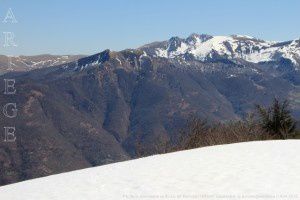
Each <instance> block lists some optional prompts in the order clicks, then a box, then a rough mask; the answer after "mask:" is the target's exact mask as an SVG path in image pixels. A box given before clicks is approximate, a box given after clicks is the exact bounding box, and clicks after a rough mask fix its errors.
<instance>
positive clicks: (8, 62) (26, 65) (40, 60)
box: [0, 54, 84, 74]
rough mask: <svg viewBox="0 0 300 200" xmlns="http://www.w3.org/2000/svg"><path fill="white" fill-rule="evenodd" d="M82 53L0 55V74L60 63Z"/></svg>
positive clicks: (69, 60)
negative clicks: (62, 54)
mask: <svg viewBox="0 0 300 200" xmlns="http://www.w3.org/2000/svg"><path fill="white" fill-rule="evenodd" d="M82 57H84V56H83V55H64V56H57V55H48V54H45V55H37V56H10V57H9V56H4V55H0V74H4V73H7V72H10V71H30V70H33V69H39V68H43V67H49V66H55V65H61V64H64V63H69V62H72V61H75V60H78V59H80V58H82Z"/></svg>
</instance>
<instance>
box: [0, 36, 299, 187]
mask: <svg viewBox="0 0 300 200" xmlns="http://www.w3.org/2000/svg"><path fill="white" fill-rule="evenodd" d="M57 59H58V58H57ZM46 60H49V58H46V59H41V60H39V61H34V62H35V63H38V62H40V63H43V62H45V61H46ZM16 65H17V64H16ZM50 65H55V61H54V64H53V62H51V64H49V66H50ZM41 66H42V67H41V68H39V69H34V70H31V71H25V72H24V70H22V71H23V72H16V71H18V70H15V72H12V73H6V74H5V75H2V76H1V78H2V79H3V78H9V77H11V78H12V77H13V78H16V81H17V83H16V87H17V94H16V95H15V96H9V95H1V96H0V103H1V105H5V103H6V102H16V103H17V105H18V109H19V114H18V117H17V118H15V119H8V118H4V119H3V120H2V121H1V122H0V124H1V126H2V127H3V126H7V125H14V126H16V129H17V140H16V143H12V144H7V143H3V142H0V169H1V171H2V172H3V173H1V174H0V184H7V183H11V182H16V181H20V180H26V179H30V178H34V177H39V176H45V175H49V174H54V173H59V172H64V171H70V170H74V169H79V168H85V167H88V166H96V165H102V164H106V163H111V162H116V161H120V160H126V159H130V158H133V157H136V156H137V153H136V152H137V148H139V147H141V146H142V147H143V149H145V150H146V151H147V152H151V153H157V152H161V151H163V148H164V146H165V144H166V143H169V142H172V141H173V140H174V138H176V137H177V136H178V132H179V130H180V129H181V128H182V127H184V125H185V123H186V119H187V118H189V116H191V115H197V116H199V117H202V118H205V119H207V120H211V121H228V120H235V119H242V118H244V117H245V116H246V115H247V112H249V111H253V108H254V104H262V105H269V104H270V102H271V101H272V99H273V98H274V97H275V96H276V97H279V98H282V99H285V98H286V99H289V100H290V102H291V109H292V111H293V115H294V116H295V117H297V118H298V119H299V117H300V101H299V99H300V73H299V40H293V41H288V42H279V43H276V42H266V41H262V40H258V39H255V38H252V37H248V36H209V35H197V34H192V35H191V36H189V37H188V38H186V39H181V38H178V37H173V38H171V39H170V40H168V41H163V42H155V43H151V44H148V45H144V46H142V47H140V48H138V49H127V50H123V51H120V52H113V51H110V50H105V51H103V52H101V53H98V54H95V55H92V56H88V57H83V58H80V59H74V60H73V61H72V60H70V61H68V62H67V61H65V62H64V63H60V65H57V66H52V67H44V66H45V65H41ZM2 90H3V89H2ZM1 93H2V94H3V91H1ZM0 139H1V141H3V139H2V138H0Z"/></svg>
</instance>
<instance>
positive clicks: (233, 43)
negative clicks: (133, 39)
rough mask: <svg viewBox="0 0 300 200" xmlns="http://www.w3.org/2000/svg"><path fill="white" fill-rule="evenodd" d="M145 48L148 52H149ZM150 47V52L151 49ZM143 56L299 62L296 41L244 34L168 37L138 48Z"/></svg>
mask: <svg viewBox="0 0 300 200" xmlns="http://www.w3.org/2000/svg"><path fill="white" fill-rule="evenodd" d="M149 48H150V49H151V48H152V49H151V50H149ZM153 48H154V50H153ZM141 49H143V50H145V51H146V52H147V54H149V55H152V56H157V57H165V58H183V59H187V58H191V57H192V58H194V59H196V60H200V61H209V60H211V59H216V58H223V59H224V58H225V59H230V60H238V59H243V60H245V61H247V62H251V63H260V62H270V61H280V60H281V59H288V60H290V61H291V62H292V63H293V64H294V65H295V66H299V63H300V40H299V39H298V40H292V41H287V42H273V41H264V40H260V39H256V38H254V37H250V36H244V35H232V36H210V35H205V34H202V35H199V34H192V35H190V36H189V37H188V38H186V39H182V38H179V37H172V38H171V39H169V40H168V41H165V42H161V43H152V44H149V45H145V46H143V47H141Z"/></svg>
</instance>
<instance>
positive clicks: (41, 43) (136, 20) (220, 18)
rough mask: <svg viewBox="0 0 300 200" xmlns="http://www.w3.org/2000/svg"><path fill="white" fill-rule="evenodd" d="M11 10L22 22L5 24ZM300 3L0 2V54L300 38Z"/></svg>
mask: <svg viewBox="0 0 300 200" xmlns="http://www.w3.org/2000/svg"><path fill="white" fill-rule="evenodd" d="M8 8H12V10H13V12H14V14H15V16H16V18H17V20H18V23H17V24H3V23H1V21H2V20H3V19H4V17H5V15H6V12H7V9H8ZM299 8H300V1H299V0H286V1H283V0H251V1H246V0H227V1H226V0H180V1H179V0H149V1H146V0H106V1H102V0H72V1H71V0H70V1H63V0H51V1H50V0H48V1H41V0H26V1H25V0H0V18H1V21H0V30H1V32H0V33H2V32H3V31H11V32H14V34H15V35H16V42H17V44H18V47H14V48H4V47H3V43H4V36H3V34H1V35H0V42H1V43H2V44H1V45H0V54H7V55H19V54H23V55H33V54H43V53H51V54H93V53H97V52H100V51H102V50H104V49H112V50H121V49H125V48H136V47H138V46H141V45H143V44H145V43H149V42H153V41H160V40H166V39H168V38H170V37H171V36H180V37H187V36H188V35H189V34H191V33H194V32H195V33H207V34H212V35H230V34H245V35H251V36H254V37H258V38H262V39H267V40H280V41H281V40H290V39H295V38H299V37H300V26H299V20H300V12H299Z"/></svg>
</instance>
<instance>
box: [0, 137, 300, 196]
mask: <svg viewBox="0 0 300 200" xmlns="http://www.w3.org/2000/svg"><path fill="white" fill-rule="evenodd" d="M299 151H300V141H293V140H288V141H268V142H250V143H239V144H231V145H221V146H213V147H205V148H200V149H194V150H188V151H182V152H175V153H169V154H164V155H156V156H151V157H146V158H141V159H137V160H132V161H125V162H120V163H115V164H109V165H105V166H101V167H95V168H89V169H84V170H79V171H74V172H70V173H63V174H59V175H53V176H49V177H45V178H39V179H34V180H30V181H25V182H21V183H17V184H13V185H9V186H4V187H1V188H0V199H9V200H33V199H43V200H50V199H51V200H69V199H70V200H71V199H72V200H82V199H85V200H94V199H106V200H119V199H144V198H145V199H148V198H151V199H161V198H163V199H176V198H178V197H180V199H191V198H195V197H196V198H198V199H204V198H208V199H220V198H222V197H223V198H225V197H226V196H227V197H228V198H230V197H231V198H233V199H235V198H238V197H241V196H239V195H244V198H243V199H253V198H254V197H256V198H260V199H269V198H272V199H273V198H275V197H276V198H277V199H288V197H289V199H298V198H300V191H299V185H300V175H299V173H298V172H299V170H300V157H299ZM180 195H181V196H180ZM279 195H284V196H279ZM225 199H226V198H225Z"/></svg>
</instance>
